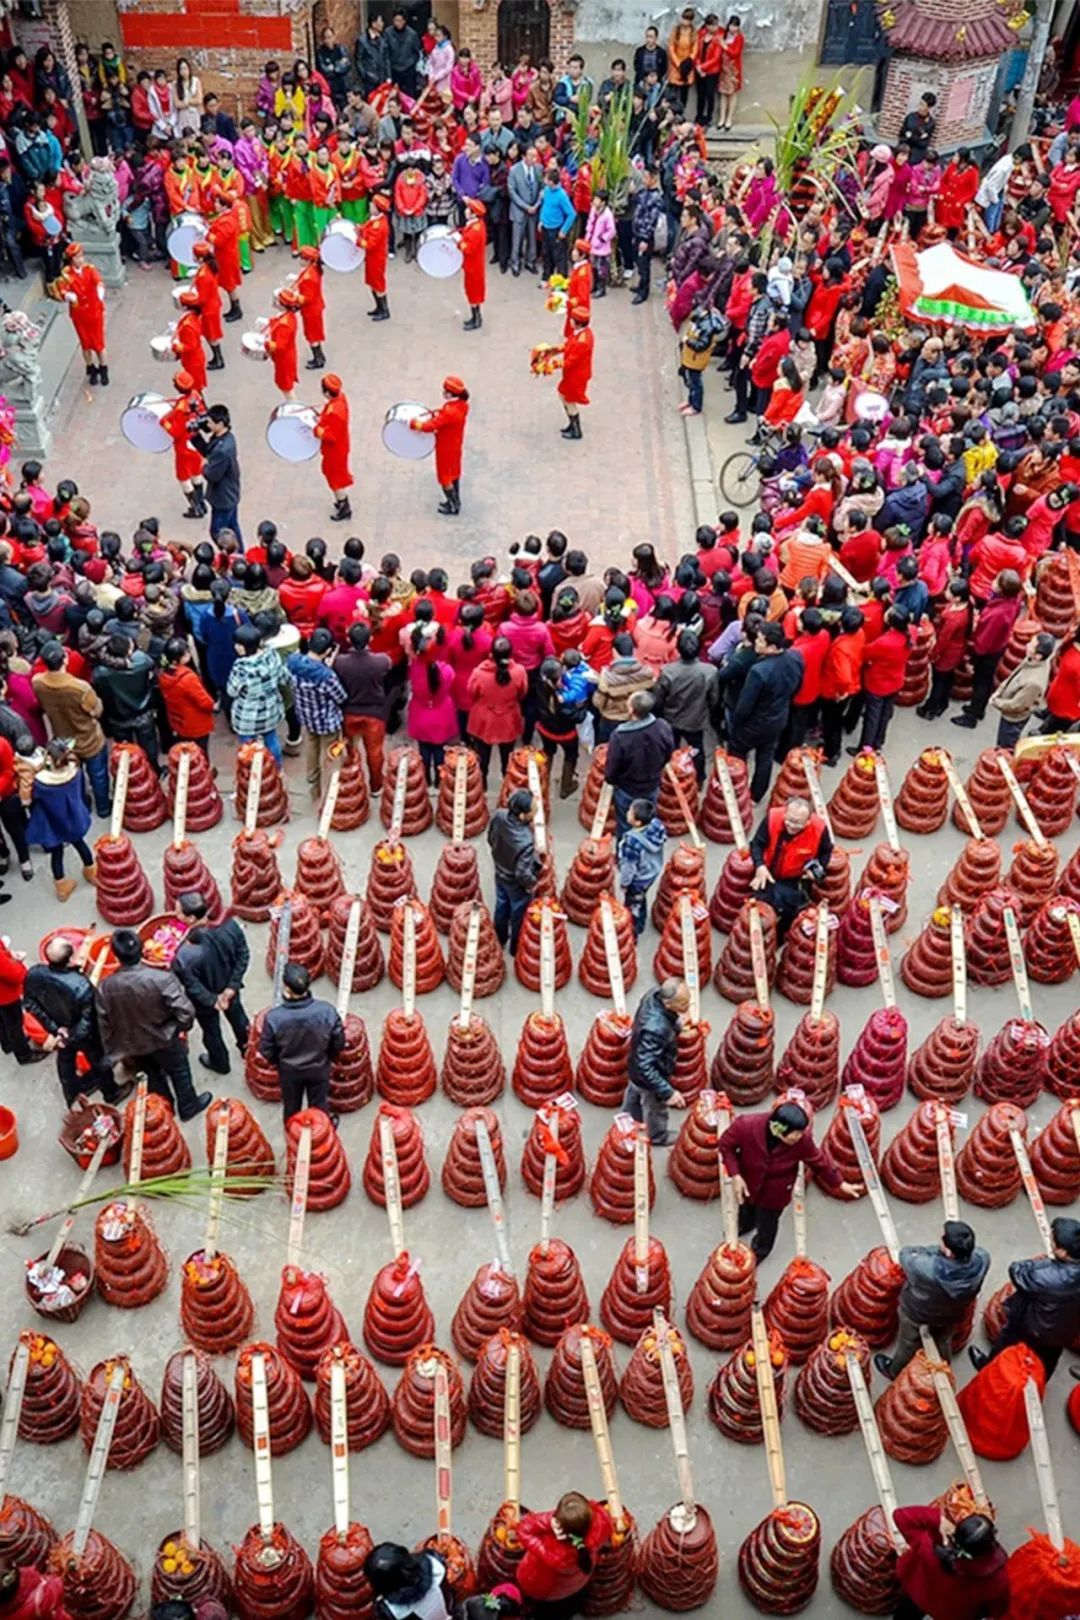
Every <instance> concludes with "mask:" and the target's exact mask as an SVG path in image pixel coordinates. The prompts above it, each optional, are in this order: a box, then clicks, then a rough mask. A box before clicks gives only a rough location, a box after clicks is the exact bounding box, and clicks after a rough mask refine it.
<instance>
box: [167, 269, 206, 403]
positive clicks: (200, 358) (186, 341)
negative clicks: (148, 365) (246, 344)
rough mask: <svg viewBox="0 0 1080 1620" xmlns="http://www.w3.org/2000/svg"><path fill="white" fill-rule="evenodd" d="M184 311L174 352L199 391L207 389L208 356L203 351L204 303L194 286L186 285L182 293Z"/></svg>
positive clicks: (177, 325) (178, 325) (174, 340)
mask: <svg viewBox="0 0 1080 1620" xmlns="http://www.w3.org/2000/svg"><path fill="white" fill-rule="evenodd" d="M180 306H181V308H182V309H183V311H184V313H183V314H182V315H181V317H180V319H179V320H178V321H177V323H176V331H175V332H174V333H173V340H172V352H173V354H175V356H176V358H177V359H178V360H179V362H180V369H181V370H182V371H186V372H187V374H188V376H189V377H190V378H191V381H192V384H193V386H194V387H195V388H196V389H197V390H198V392H199V393H200V394H201V393H204V392H205V390H206V356H205V354H204V353H203V326H202V305H201V304H200V302H199V295H198V293H197V292H196V291H195V289H194V287H185V289H184V291H183V292H182V293H181V294H180Z"/></svg>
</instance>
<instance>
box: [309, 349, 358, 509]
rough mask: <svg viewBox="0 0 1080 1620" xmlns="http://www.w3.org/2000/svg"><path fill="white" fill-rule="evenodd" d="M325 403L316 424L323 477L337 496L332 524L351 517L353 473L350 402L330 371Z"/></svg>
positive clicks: (325, 386) (327, 375)
mask: <svg viewBox="0 0 1080 1620" xmlns="http://www.w3.org/2000/svg"><path fill="white" fill-rule="evenodd" d="M322 391H323V394H324V396H325V398H326V404H325V405H324V406H323V408H322V410H321V411H320V412H319V419H318V421H317V422H316V423H315V429H314V431H315V437H316V438H317V439H318V441H319V444H320V445H321V447H322V475H323V477H324V478H325V479H326V482H327V483H328V484H329V485H330V493H331V495H333V497H334V510H333V513H332V515H331V518H330V521H331V523H344V521H345V519H346V518H351V517H352V506H351V505H350V503H349V490H350V489H351V488H352V481H353V476H352V470H351V469H350V467H349V448H350V445H349V402H348V400H347V399H346V398H345V395H344V393H343V392H342V386H341V378H340V377H339V376H338V375H337V373H336V372H333V371H328V372H327V373H326V376H325V377H324V378H323V380H322Z"/></svg>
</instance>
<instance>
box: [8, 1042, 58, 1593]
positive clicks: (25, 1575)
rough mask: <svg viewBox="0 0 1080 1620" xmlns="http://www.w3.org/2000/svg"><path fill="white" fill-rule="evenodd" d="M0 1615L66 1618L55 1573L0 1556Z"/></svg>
mask: <svg viewBox="0 0 1080 1620" xmlns="http://www.w3.org/2000/svg"><path fill="white" fill-rule="evenodd" d="M44 1055H45V1054H44V1053H42V1056H43V1057H44ZM0 1615H2V1616H3V1620H70V1617H69V1615H68V1612H67V1610H66V1609H65V1608H64V1583H63V1581H62V1580H61V1579H60V1577H59V1575H43V1574H42V1572H41V1570H39V1569H31V1568H30V1567H29V1566H28V1565H24V1566H23V1567H22V1568H16V1566H15V1565H14V1564H13V1563H11V1562H10V1560H9V1559H7V1558H0Z"/></svg>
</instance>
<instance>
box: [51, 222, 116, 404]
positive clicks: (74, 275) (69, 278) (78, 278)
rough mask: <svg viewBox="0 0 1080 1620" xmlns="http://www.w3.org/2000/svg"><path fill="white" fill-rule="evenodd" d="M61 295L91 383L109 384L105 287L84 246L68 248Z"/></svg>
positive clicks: (61, 276) (74, 243) (73, 244)
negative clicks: (106, 349)
mask: <svg viewBox="0 0 1080 1620" xmlns="http://www.w3.org/2000/svg"><path fill="white" fill-rule="evenodd" d="M59 282H60V294H61V297H62V298H63V299H64V300H65V302H66V303H67V306H68V313H69V314H70V316H71V324H72V326H73V327H74V328H75V336H76V337H77V338H78V340H79V348H80V349H81V350H82V352H83V359H84V360H85V362H86V380H87V382H89V383H101V385H102V386H103V387H105V388H107V387H108V385H109V362H108V358H107V356H106V354H105V284H104V282H103V281H102V279H101V271H100V270H97V269H95V267H94V266H93V265H92V264H88V263H87V262H86V259H85V258H84V257H83V250H82V244H81V243H79V242H71V243H69V244H68V246H67V247H66V248H65V249H64V269H63V271H62V272H61V275H60V277H59Z"/></svg>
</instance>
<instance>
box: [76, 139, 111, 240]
mask: <svg viewBox="0 0 1080 1620" xmlns="http://www.w3.org/2000/svg"><path fill="white" fill-rule="evenodd" d="M64 213H65V215H66V216H67V223H68V231H69V234H70V235H71V236H72V237H73V238H74V240H76V241H78V240H79V238H80V236H90V237H93V236H99V237H112V236H115V235H116V232H117V231H118V229H119V227H120V195H119V191H118V189H117V185H116V175H115V174H114V173H113V167H112V164H111V162H110V161H109V159H108V158H92V159H91V162H90V174H89V177H88V179H87V182H86V186H85V188H84V189H83V190H82V191H81V192H79V193H78V194H77V195H69V196H67V197H65V199H64Z"/></svg>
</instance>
